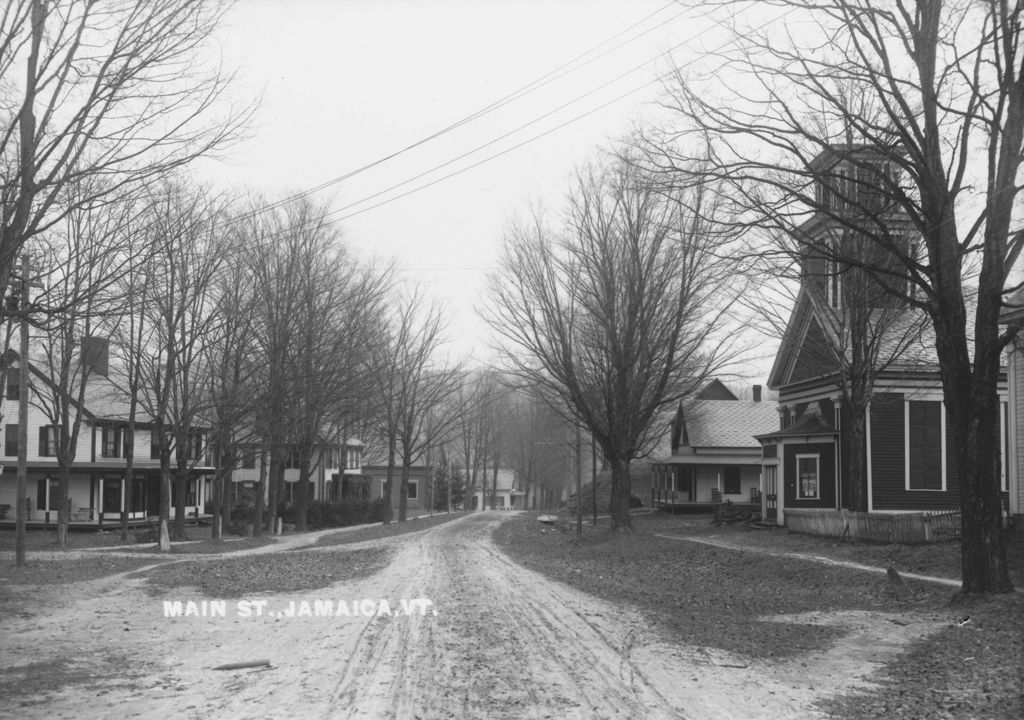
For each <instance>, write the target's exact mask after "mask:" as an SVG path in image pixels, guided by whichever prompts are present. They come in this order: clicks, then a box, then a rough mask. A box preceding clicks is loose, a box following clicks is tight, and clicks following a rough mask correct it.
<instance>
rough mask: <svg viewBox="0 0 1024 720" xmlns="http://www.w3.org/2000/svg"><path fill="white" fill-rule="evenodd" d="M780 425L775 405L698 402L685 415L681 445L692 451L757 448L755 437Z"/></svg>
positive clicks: (748, 402)
mask: <svg viewBox="0 0 1024 720" xmlns="http://www.w3.org/2000/svg"><path fill="white" fill-rule="evenodd" d="M778 426H779V415H778V410H777V409H776V407H775V403H768V402H753V401H749V400H699V401H697V402H695V403H694V404H693V405H692V406H690V408H688V409H687V410H686V411H685V413H684V419H683V433H682V437H681V438H680V445H681V446H685V447H691V448H749V447H760V444H759V443H758V442H757V440H755V439H754V436H755V435H761V434H763V433H768V432H771V431H772V430H774V429H776V428H777V427H778Z"/></svg>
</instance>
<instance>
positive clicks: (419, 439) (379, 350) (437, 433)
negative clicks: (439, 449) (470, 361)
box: [372, 290, 461, 522]
mask: <svg viewBox="0 0 1024 720" xmlns="http://www.w3.org/2000/svg"><path fill="white" fill-rule="evenodd" d="M389 320H390V322H389V326H388V327H387V329H386V330H385V331H384V332H385V334H384V335H383V336H382V341H381V342H378V343H377V344H376V346H375V349H374V352H373V360H372V362H373V368H374V376H375V382H376V387H377V393H378V397H379V406H380V408H381V417H382V422H381V427H382V434H383V435H384V437H385V440H386V442H387V448H388V469H387V477H386V480H385V483H384V495H385V498H384V521H385V522H389V521H390V519H391V511H390V505H391V497H392V493H393V480H394V471H395V469H396V467H399V466H398V462H399V461H400V462H401V465H400V468H401V483H400V485H399V499H398V521H399V522H405V520H406V513H407V508H408V499H409V470H410V468H411V467H412V465H413V464H414V463H415V462H416V461H418V460H419V459H420V458H421V457H422V456H423V455H424V453H425V452H426V450H427V449H428V448H429V447H430V445H431V443H432V442H434V441H436V440H437V439H438V438H440V437H443V436H445V435H446V434H447V432H448V429H449V428H450V426H451V425H452V424H453V423H454V420H455V417H456V415H455V414H454V413H453V414H451V415H444V416H438V415H437V412H436V411H438V410H440V409H441V408H442V407H443V406H444V404H445V403H446V402H447V401H448V400H449V397H450V395H451V394H452V393H453V392H454V391H455V390H456V388H457V387H458V384H459V380H460V376H461V370H460V369H459V368H458V367H451V366H449V365H448V364H447V363H445V362H442V361H440V360H439V359H438V357H437V354H438V351H439V349H440V346H441V344H442V343H443V342H444V336H443V331H444V316H443V314H442V313H441V310H440V309H439V308H438V307H437V306H434V305H429V304H426V302H425V301H424V299H423V297H422V295H421V293H420V291H419V290H414V291H412V292H411V293H410V294H409V295H408V296H406V297H405V298H403V299H402V300H401V301H400V304H399V305H398V307H397V309H396V310H395V311H394V312H393V313H392V315H391V317H390V319H389Z"/></svg>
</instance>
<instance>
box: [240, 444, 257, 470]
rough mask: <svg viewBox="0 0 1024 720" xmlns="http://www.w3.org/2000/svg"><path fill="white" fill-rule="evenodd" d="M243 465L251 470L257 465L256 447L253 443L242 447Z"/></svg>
mask: <svg viewBox="0 0 1024 720" xmlns="http://www.w3.org/2000/svg"><path fill="white" fill-rule="evenodd" d="M242 467H243V468H246V469H249V470H252V469H253V468H255V467H256V448H254V447H253V446H251V445H248V446H246V447H243V448H242Z"/></svg>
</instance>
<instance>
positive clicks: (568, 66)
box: [239, 2, 686, 219]
mask: <svg viewBox="0 0 1024 720" xmlns="http://www.w3.org/2000/svg"><path fill="white" fill-rule="evenodd" d="M675 4H676V3H675V2H669V3H667V4H665V5H663V6H661V7H660V8H658V9H657V10H654V11H653V12H651V13H649V14H648V15H646V16H644V17H643V18H641V19H640V20H638V21H636V22H635V23H633V24H632V25H630V26H629V27H627V28H625V29H624V30H621V31H620V32H618V33H616V34H614V35H612V36H611V37H608V38H606V39H604V40H602V41H601V42H599V43H598V44H597V45H594V46H593V47H591V48H590V49H589V50H586V51H585V52H582V53H580V54H579V55H577V56H576V57H574V58H572V59H571V60H568V61H567V62H564V63H562V64H561V65H559V66H558V67H556V68H555V69H554V70H551V71H549V72H547V73H545V74H544V75H541V76H540V77H539V78H536V79H535V80H532V81H531V82H529V83H527V84H526V85H523V86H522V87H520V88H519V89H517V90H515V91H513V92H511V93H509V94H507V95H505V96H504V97H502V98H499V99H498V100H495V101H494V102H492V103H490V104H488V105H485V106H484V107H482V108H480V109H478V110H476V111H474V112H473V113H471V114H470V115H467V116H465V117H463V118H462V119H460V120H457V121H456V122H454V123H451V124H449V125H447V126H446V127H444V128H441V129H440V130H437V131H435V132H433V133H431V134H429V135H427V136H425V137H422V138H420V139H419V140H417V141H415V142H413V143H411V144H409V145H406V146H405V147H403V148H401V149H399V150H395V151H394V152H392V153H389V154H388V155H385V156H383V157H380V158H378V159H376V160H374V161H372V162H369V163H367V164H365V165H362V166H360V167H358V168H355V169H354V170H350V171H349V172H347V173H344V174H343V175H339V176H337V177H334V178H331V179H330V180H326V181H324V182H322V183H320V184H319V185H316V186H314V187H312V188H308V189H306V190H303V191H301V192H297V193H293V194H292V195H289V196H288V197H285V198H283V199H281V200H277V201H275V202H272V203H268V204H266V205H264V206H262V207H260V208H257V209H255V210H250V211H249V212H247V213H245V214H244V215H242V216H240V217H239V219H245V218H248V217H251V216H254V215H258V214H260V213H263V212H267V211H270V210H273V209H275V208H277V207H281V206H282V205H286V204H288V203H289V202H292V201H294V200H298V199H300V198H303V197H307V196H309V195H312V194H314V193H317V192H320V191H321V190H325V189H327V188H329V187H331V186H333V185H337V184H338V183H341V182H344V181H345V180H349V179H351V178H353V177H355V176H356V175H359V174H361V173H364V172H366V171H367V170H371V169H373V168H375V167H377V166H378V165H382V164H384V163H386V162H388V161H389V160H393V159H394V158H396V157H399V156H400V155H404V154H405V153H407V152H409V151H411V150H414V149H416V148H418V147H420V146H421V145H425V144H426V143H428V142H430V141H432V140H436V139H437V138H439V137H442V136H443V135H447V134H448V133H450V132H452V131H454V130H457V129H458V128H460V127H462V126H463V125H466V124H467V123H470V122H472V121H473V120H476V119H478V118H481V117H483V116H485V115H488V114H490V113H492V112H494V111H495V110H499V109H501V108H503V107H505V106H506V105H508V104H509V103H512V102H514V101H516V100H518V99H519V98H522V97H525V96H526V95H529V94H530V93H532V92H534V91H536V90H539V89H541V88H543V87H546V86H547V85H549V84H551V83H552V82H555V81H556V80H559V79H561V78H563V77H565V76H566V75H568V74H571V73H573V72H575V71H577V70H579V69H580V68H583V67H586V66H587V65H589V64H590V63H593V62H595V61H597V60H599V59H601V58H603V57H605V56H606V55H608V54H610V53H612V52H614V51H615V50H618V49H619V48H621V47H623V46H625V45H628V44H629V43H631V42H635V41H636V40H639V39H640V38H641V37H643V36H644V35H647V34H648V33H651V32H653V31H654V30H657V29H658V28H660V27H663V26H665V25H667V24H668V23H670V22H672V21H673V20H675V19H676V18H678V17H680V16H681V15H683V14H684V13H685V12H686V10H685V9H684V10H681V11H679V12H678V13H676V14H675V15H673V16H672V17H670V18H668V19H667V20H663V21H661V22H660V23H658V24H657V25H655V26H653V27H651V28H648V29H647V30H644V31H642V32H640V33H639V34H637V35H636V36H634V37H631V38H628V39H626V40H624V41H622V42H620V43H618V44H617V45H614V46H613V47H611V48H608V49H607V50H605V51H604V52H602V53H600V54H599V55H595V56H594V57H591V58H590V59H589V60H586V62H580V61H581V60H583V58H586V57H587V56H589V55H592V54H593V53H595V52H596V51H597V50H599V49H600V48H602V47H604V46H605V45H607V44H608V43H610V42H613V41H615V40H616V39H618V38H620V37H622V36H623V35H625V34H626V33H628V32H630V31H631V30H633V29H634V28H636V27H638V26H640V25H642V24H643V23H645V22H647V21H648V20H650V19H651V18H652V17H654V16H655V15H658V14H660V13H662V12H664V11H665V10H667V9H668V8H670V7H672V6H674V5H675ZM577 63H579V64H577ZM573 66H575V67H573Z"/></svg>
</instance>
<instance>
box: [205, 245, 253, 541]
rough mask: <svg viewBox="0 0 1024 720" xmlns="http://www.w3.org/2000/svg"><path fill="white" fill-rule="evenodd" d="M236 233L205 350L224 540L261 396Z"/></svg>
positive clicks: (217, 518) (216, 528) (215, 505)
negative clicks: (233, 485)
mask: <svg viewBox="0 0 1024 720" xmlns="http://www.w3.org/2000/svg"><path fill="white" fill-rule="evenodd" d="M236 229H237V228H235V227H234V226H229V227H228V229H227V232H228V236H229V241H228V242H229V246H230V247H231V248H232V249H231V250H230V251H229V253H228V257H227V260H226V262H225V266H224V271H223V272H222V273H220V274H218V275H217V277H216V278H215V283H216V291H215V293H214V294H215V300H214V302H215V305H214V308H213V315H214V316H215V317H217V318H219V322H218V323H217V324H216V326H215V327H214V328H213V331H212V335H211V337H210V338H209V342H207V343H205V344H204V349H203V353H204V362H205V363H206V365H207V367H208V368H209V373H207V375H206V380H207V383H208V386H207V388H206V390H205V393H206V396H207V399H208V402H207V416H208V418H209V423H210V428H211V445H212V447H213V449H214V450H215V453H216V455H215V458H214V467H215V469H216V473H215V476H214V484H213V497H212V502H211V513H212V515H213V532H212V535H213V537H214V538H215V539H216V538H220V537H221V536H222V534H223V526H224V521H225V519H228V520H229V519H230V518H229V517H228V513H229V507H228V495H229V492H228V491H229V483H230V481H231V475H232V473H233V471H234V470H235V468H236V467H237V466H238V462H239V452H238V446H239V443H240V442H244V441H251V440H252V422H253V412H254V406H253V398H255V397H257V395H258V393H257V391H256V387H255V382H254V380H255V377H256V368H257V366H258V364H257V361H256V358H255V350H254V348H255V346H256V342H255V338H254V332H255V331H254V327H253V322H252V316H253V309H254V305H255V302H256V295H255V292H254V289H253V284H252V280H251V277H250V274H249V272H248V268H247V263H246V262H244V260H243V258H244V257H245V253H246V251H247V247H248V243H247V242H246V238H244V237H242V236H240V235H239V234H236V233H233V232H232V231H233V230H236Z"/></svg>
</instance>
